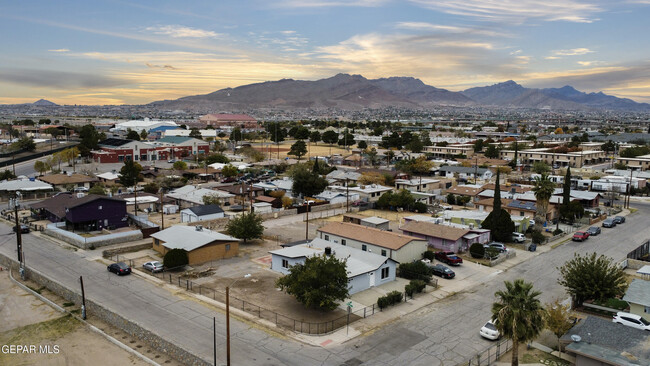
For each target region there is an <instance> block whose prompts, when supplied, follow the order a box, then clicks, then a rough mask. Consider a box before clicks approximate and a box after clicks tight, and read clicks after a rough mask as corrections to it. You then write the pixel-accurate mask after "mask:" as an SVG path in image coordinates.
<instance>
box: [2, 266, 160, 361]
mask: <svg viewBox="0 0 650 366" xmlns="http://www.w3.org/2000/svg"><path fill="white" fill-rule="evenodd" d="M9 278H10V279H11V281H12V282H13V283H15V284H16V285H18V287H20V288H22V289H23V290H24V291H26V292H28V293H29V294H31V295H34V296H35V297H36V298H38V299H39V300H41V301H43V302H44V303H46V304H47V305H49V306H50V307H52V308H53V309H55V310H56V311H58V312H60V313H64V314H68V315H70V316H72V317H73V318H75V319H77V320H78V321H80V322H81V323H83V324H84V325H86V326H87V327H88V328H90V330H92V331H93V332H95V333H97V334H99V335H102V336H103V337H104V338H106V339H107V340H108V341H109V342H111V343H113V344H115V345H116V346H118V347H120V348H121V349H123V350H125V351H127V352H129V353H131V354H133V355H134V356H137V357H138V358H140V359H141V360H142V361H144V362H147V363H148V364H150V365H154V366H160V364H159V363H157V362H155V361H153V360H152V359H150V358H148V357H147V356H145V355H143V354H142V353H140V352H138V351H136V350H134V349H133V348H131V347H129V346H127V345H126V344H124V343H122V342H120V341H118V340H117V339H115V338H113V337H111V336H110V335H108V334H106V333H105V332H104V331H102V330H101V329H99V328H97V327H96V326H94V325H92V324H90V323H88V322H87V321H85V320H83V319H82V318H81V317H79V316H77V315H76V314H73V313H71V312H69V311H67V310H66V309H64V308H62V307H60V306H59V305H57V304H55V303H54V302H52V301H51V300H50V299H48V298H46V297H44V296H43V295H41V294H39V293H38V292H36V291H34V290H32V289H31V288H29V287H27V286H25V285H24V284H22V283H20V282H19V281H18V280H16V279H15V278H14V276H13V274H12V269H11V268H9Z"/></svg>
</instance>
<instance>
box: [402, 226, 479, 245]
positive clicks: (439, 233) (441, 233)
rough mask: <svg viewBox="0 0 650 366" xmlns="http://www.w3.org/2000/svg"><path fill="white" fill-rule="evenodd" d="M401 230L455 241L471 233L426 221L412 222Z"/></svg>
mask: <svg viewBox="0 0 650 366" xmlns="http://www.w3.org/2000/svg"><path fill="white" fill-rule="evenodd" d="M401 229H402V231H404V232H409V233H415V234H420V235H425V236H430V237H433V238H441V239H446V240H453V241H456V240H458V239H460V238H462V237H463V235H466V234H467V233H469V232H470V231H469V230H468V229H461V228H457V227H453V226H448V225H439V224H434V223H433V222H426V221H410V222H408V223H407V224H406V225H404V226H402V227H401Z"/></svg>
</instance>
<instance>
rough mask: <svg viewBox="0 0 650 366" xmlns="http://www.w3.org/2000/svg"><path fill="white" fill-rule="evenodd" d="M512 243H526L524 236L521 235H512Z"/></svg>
mask: <svg viewBox="0 0 650 366" xmlns="http://www.w3.org/2000/svg"><path fill="white" fill-rule="evenodd" d="M512 241H514V242H515V243H523V242H525V241H526V236H525V235H524V234H522V233H512Z"/></svg>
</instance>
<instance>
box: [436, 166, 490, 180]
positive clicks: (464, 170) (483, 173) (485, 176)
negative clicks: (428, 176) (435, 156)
mask: <svg viewBox="0 0 650 366" xmlns="http://www.w3.org/2000/svg"><path fill="white" fill-rule="evenodd" d="M438 172H439V173H440V175H441V176H444V177H447V178H454V177H455V176H456V175H457V176H458V178H459V179H462V180H469V179H474V175H478V179H481V180H490V179H491V178H492V171H491V170H490V169H487V168H475V167H464V166H450V165H445V166H441V167H440V168H439V169H438Z"/></svg>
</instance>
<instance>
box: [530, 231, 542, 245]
mask: <svg viewBox="0 0 650 366" xmlns="http://www.w3.org/2000/svg"><path fill="white" fill-rule="evenodd" d="M531 238H532V239H533V244H541V243H542V242H543V241H544V234H542V232H541V231H539V230H533V233H532V235H531Z"/></svg>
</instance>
